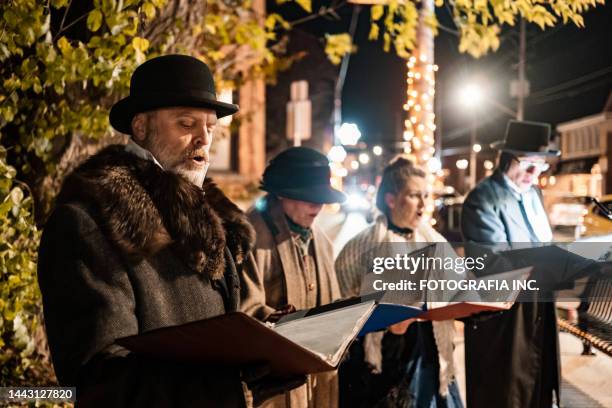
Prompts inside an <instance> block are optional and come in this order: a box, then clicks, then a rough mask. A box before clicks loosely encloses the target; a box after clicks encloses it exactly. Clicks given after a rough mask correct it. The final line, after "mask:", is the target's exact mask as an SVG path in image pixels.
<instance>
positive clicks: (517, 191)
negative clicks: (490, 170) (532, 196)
mask: <svg viewBox="0 0 612 408" xmlns="http://www.w3.org/2000/svg"><path fill="white" fill-rule="evenodd" d="M504 181H505V182H506V185H507V186H508V187H510V192H511V193H512V195H513V196H515V197H516V198H517V199H519V200H520V199H521V197H522V196H523V192H522V191H521V190H520V189H519V188H518V186H517V185H516V184H514V182H513V181H512V180H510V178H509V177H508V176H506V175H505V174H504Z"/></svg>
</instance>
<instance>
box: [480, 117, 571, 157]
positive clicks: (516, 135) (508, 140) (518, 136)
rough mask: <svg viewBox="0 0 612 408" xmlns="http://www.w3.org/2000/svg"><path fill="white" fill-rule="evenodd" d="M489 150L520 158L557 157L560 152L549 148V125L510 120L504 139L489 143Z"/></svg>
mask: <svg viewBox="0 0 612 408" xmlns="http://www.w3.org/2000/svg"><path fill="white" fill-rule="evenodd" d="M491 148H493V149H498V150H503V151H507V152H509V153H512V154H514V155H520V156H536V155H537V156H559V154H561V152H559V150H554V149H551V148H550V125H549V124H548V123H541V122H527V121H518V120H511V121H509V122H508V126H507V127H506V137H505V138H504V140H498V141H497V142H494V143H491Z"/></svg>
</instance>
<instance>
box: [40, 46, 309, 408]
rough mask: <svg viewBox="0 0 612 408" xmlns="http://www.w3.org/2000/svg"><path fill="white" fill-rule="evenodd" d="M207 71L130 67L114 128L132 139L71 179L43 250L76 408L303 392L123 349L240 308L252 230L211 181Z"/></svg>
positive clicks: (161, 64) (48, 317)
mask: <svg viewBox="0 0 612 408" xmlns="http://www.w3.org/2000/svg"><path fill="white" fill-rule="evenodd" d="M237 110H238V107H237V106H236V105H232V104H227V103H223V102H219V101H217V99H216V94H215V86H214V81H213V78H212V75H211V73H210V70H209V68H208V67H207V66H206V64H204V63H202V62H201V61H199V60H197V59H195V58H193V57H189V56H184V55H168V56H162V57H158V58H154V59H152V60H149V61H147V62H145V63H144V64H142V65H141V66H140V67H138V68H137V69H136V71H135V72H134V74H133V76H132V79H131V86H130V95H129V96H128V97H127V98H125V99H122V100H121V101H119V102H118V103H117V104H115V105H114V106H113V107H112V109H111V112H110V123H111V124H112V126H113V127H114V128H115V129H116V130H118V131H120V132H122V133H126V134H129V135H131V139H130V141H129V143H128V144H127V146H119V145H116V146H110V147H107V148H105V149H104V150H102V151H101V152H99V153H98V154H96V155H94V156H93V157H91V158H89V159H88V160H87V161H86V162H85V163H84V164H82V165H80V166H79V167H78V168H77V169H76V170H75V171H74V172H72V173H71V174H70V175H69V176H68V177H67V178H66V180H65V182H64V184H63V187H62V189H61V191H60V193H59V196H58V199H57V203H56V208H55V210H54V212H53V213H52V215H51V217H50V218H49V220H48V223H47V225H46V227H45V230H44V233H43V237H42V242H41V246H40V256H39V265H38V278H39V284H40V289H41V292H42V297H43V306H44V316H45V326H46V330H47V336H48V340H49V346H50V349H51V356H52V359H53V364H54V367H55V372H56V375H57V378H58V380H59V382H60V384H62V385H70V386H76V387H77V405H78V406H100V407H128V406H129V407H139V406H142V407H161V406H164V407H165V406H168V407H190V406H198V407H201V406H224V407H225V406H228V407H230V406H244V405H247V404H249V403H251V402H253V403H255V404H258V403H260V402H262V401H263V400H265V399H266V398H267V397H269V396H271V395H274V394H275V393H278V392H283V391H284V390H285V389H288V388H289V389H290V388H292V387H293V386H297V385H300V384H301V383H302V382H303V380H302V381H297V383H295V384H294V383H293V382H291V381H281V382H277V381H272V380H270V379H268V378H267V377H266V376H265V375H264V373H265V370H259V369H258V370H242V372H241V370H239V369H238V368H234V367H229V366H214V367H212V366H206V365H201V364H195V363H194V364H184V363H174V362H169V361H161V360H157V359H155V358H153V357H146V356H141V355H135V354H133V353H130V352H129V351H128V350H126V349H124V348H122V347H120V346H118V345H117V344H115V340H116V339H118V338H120V337H124V336H130V335H134V334H138V333H142V332H145V331H149V330H154V329H157V328H161V327H166V326H174V325H180V324H183V323H187V322H190V321H195V320H200V319H205V318H210V317H213V316H217V315H220V314H223V313H226V312H229V311H235V310H238V308H239V296H240V284H239V278H238V271H240V269H241V268H243V267H244V266H245V265H246V264H249V263H250V262H252V256H251V255H250V250H251V246H252V243H253V241H254V231H253V229H252V227H251V226H250V225H249V223H248V222H247V220H246V218H245V216H244V214H243V213H242V212H241V211H240V210H239V209H238V208H237V207H236V206H235V205H234V204H233V203H232V202H231V201H230V200H229V199H227V198H226V197H225V196H224V195H223V193H222V192H221V191H220V190H219V189H217V188H216V187H215V185H214V184H213V183H212V182H210V181H205V175H206V171H207V168H208V165H209V149H210V146H211V142H212V135H213V130H214V127H215V124H216V122H217V119H218V118H220V117H223V116H227V115H230V114H233V113H235V112H237Z"/></svg>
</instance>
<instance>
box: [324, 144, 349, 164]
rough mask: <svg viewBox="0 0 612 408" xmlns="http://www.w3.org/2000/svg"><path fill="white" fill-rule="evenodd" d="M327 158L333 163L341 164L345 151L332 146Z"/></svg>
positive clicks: (340, 147) (339, 147)
mask: <svg viewBox="0 0 612 408" xmlns="http://www.w3.org/2000/svg"><path fill="white" fill-rule="evenodd" d="M327 158H328V159H329V160H331V161H332V162H334V163H342V162H343V161H344V159H346V150H344V147H342V146H333V147H332V148H331V149H329V153H327Z"/></svg>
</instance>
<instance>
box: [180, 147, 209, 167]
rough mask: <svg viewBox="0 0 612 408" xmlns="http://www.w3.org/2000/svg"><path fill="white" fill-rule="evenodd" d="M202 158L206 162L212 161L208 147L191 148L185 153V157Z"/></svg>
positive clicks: (190, 158)
mask: <svg viewBox="0 0 612 408" xmlns="http://www.w3.org/2000/svg"><path fill="white" fill-rule="evenodd" d="M198 158H201V159H202V160H203V161H204V162H206V163H208V162H209V161H210V156H209V154H208V151H207V150H206V149H202V148H200V149H193V150H189V151H187V152H186V153H185V159H188V160H195V159H198Z"/></svg>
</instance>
